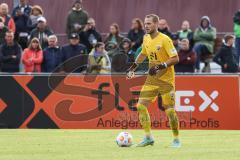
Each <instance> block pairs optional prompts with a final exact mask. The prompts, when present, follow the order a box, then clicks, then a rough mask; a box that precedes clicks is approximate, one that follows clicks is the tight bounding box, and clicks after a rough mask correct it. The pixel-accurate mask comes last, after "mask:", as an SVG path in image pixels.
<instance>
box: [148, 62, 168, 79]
mask: <svg viewBox="0 0 240 160" xmlns="http://www.w3.org/2000/svg"><path fill="white" fill-rule="evenodd" d="M166 68H167V64H166V63H162V64H159V65H156V66H153V67H152V68H150V70H149V75H150V76H155V75H156V74H157V73H158V71H160V70H163V69H166Z"/></svg>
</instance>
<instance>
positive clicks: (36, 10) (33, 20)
mask: <svg viewBox="0 0 240 160" xmlns="http://www.w3.org/2000/svg"><path fill="white" fill-rule="evenodd" d="M40 17H43V9H42V8H41V7H40V6H38V5H35V6H33V7H32V11H31V13H30V17H29V20H28V24H27V25H28V29H29V30H30V31H32V30H33V29H35V28H37V25H38V21H37V20H38V19H39V18H40Z"/></svg>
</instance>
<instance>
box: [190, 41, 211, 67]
mask: <svg viewBox="0 0 240 160" xmlns="http://www.w3.org/2000/svg"><path fill="white" fill-rule="evenodd" d="M193 50H194V51H195V53H196V54H197V61H196V64H195V68H196V69H197V70H200V62H201V57H202V56H204V55H207V54H210V52H209V51H208V49H207V47H206V46H205V45H203V44H197V45H195V46H194V48H193ZM205 65H206V64H205Z"/></svg>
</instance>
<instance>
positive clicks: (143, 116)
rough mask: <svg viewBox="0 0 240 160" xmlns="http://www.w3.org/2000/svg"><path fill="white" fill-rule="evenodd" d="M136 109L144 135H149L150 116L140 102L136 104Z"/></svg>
mask: <svg viewBox="0 0 240 160" xmlns="http://www.w3.org/2000/svg"><path fill="white" fill-rule="evenodd" d="M137 109H138V114H139V120H140V123H141V125H142V127H143V129H144V132H145V134H146V136H151V118H150V115H149V113H148V110H147V107H146V106H144V105H142V104H139V105H138V106H137Z"/></svg>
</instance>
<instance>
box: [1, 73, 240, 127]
mask: <svg viewBox="0 0 240 160" xmlns="http://www.w3.org/2000/svg"><path fill="white" fill-rule="evenodd" d="M4 79H5V80H4ZM145 79H146V76H137V77H136V78H134V79H132V80H127V79H126V77H125V76H120V75H111V76H91V75H86V76H77V75H71V76H67V77H64V76H13V77H8V78H6V77H2V79H0V81H2V87H4V86H10V87H9V88H8V91H9V92H11V95H12V97H11V98H13V97H14V96H16V98H15V102H12V101H11V100H10V99H8V97H9V96H8V95H7V94H8V92H5V91H4V90H1V91H0V123H1V124H5V126H6V127H11V128H61V129H139V128H141V126H140V123H139V122H138V114H137V112H136V108H135V105H136V103H137V99H138V96H139V90H140V89H141V86H142V85H143V84H144V81H145ZM239 81H240V78H239V76H206V75H204V76H177V77H176V106H175V109H176V110H177V113H178V115H179V119H180V126H181V128H182V129H208V130H209V129H210V130H230V129H231V130H240V123H239V122H240V94H239V90H240V89H239V88H240V86H239ZM0 85H1V84H0ZM15 106H16V107H15ZM149 111H150V114H151V119H152V128H153V129H167V128H169V124H168V119H167V117H166V115H165V113H164V112H163V111H161V98H158V99H157V100H156V102H154V103H153V104H151V105H150V106H149ZM18 113H19V114H18Z"/></svg>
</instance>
